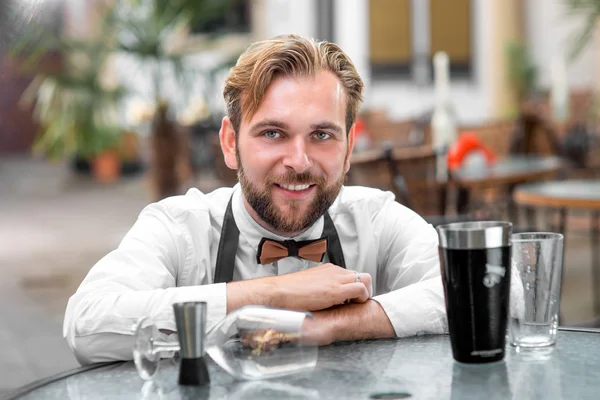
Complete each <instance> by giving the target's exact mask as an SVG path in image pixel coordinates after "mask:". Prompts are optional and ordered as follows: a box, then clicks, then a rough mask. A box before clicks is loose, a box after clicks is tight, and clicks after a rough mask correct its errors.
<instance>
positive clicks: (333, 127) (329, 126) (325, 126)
mask: <svg viewBox="0 0 600 400" xmlns="http://www.w3.org/2000/svg"><path fill="white" fill-rule="evenodd" d="M310 129H312V130H314V131H318V130H330V131H333V132H334V133H336V134H338V135H341V134H342V133H343V129H342V127H341V126H339V125H338V124H334V123H333V122H329V121H327V122H321V123H318V124H313V125H311V126H310Z"/></svg>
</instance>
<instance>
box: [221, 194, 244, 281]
mask: <svg viewBox="0 0 600 400" xmlns="http://www.w3.org/2000/svg"><path fill="white" fill-rule="evenodd" d="M232 200H233V196H232V197H231V198H230V199H229V204H227V209H226V210H225V217H224V218H223V227H222V228H221V239H220V240H219V252H218V253H217V266H216V268H215V283H223V282H225V283H227V282H231V281H232V280H233V268H234V267H235V255H236V253H237V248H238V242H239V240H240V230H239V229H238V227H237V225H236V224H235V219H234V218H233V211H232V207H231V203H232Z"/></svg>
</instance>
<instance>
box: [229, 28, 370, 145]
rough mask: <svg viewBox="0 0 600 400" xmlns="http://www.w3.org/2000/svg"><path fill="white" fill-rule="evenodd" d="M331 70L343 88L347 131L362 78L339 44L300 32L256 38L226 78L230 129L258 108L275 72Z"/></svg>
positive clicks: (311, 73) (359, 97) (294, 73)
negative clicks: (259, 39) (322, 40)
mask: <svg viewBox="0 0 600 400" xmlns="http://www.w3.org/2000/svg"><path fill="white" fill-rule="evenodd" d="M320 71H330V72H332V73H333V74H335V75H336V76H337V77H338V79H339V80H340V82H341V84H342V86H343V87H344V90H345V92H346V97H347V104H346V131H347V132H348V131H349V130H350V127H351V126H352V124H354V121H355V120H356V114H357V112H358V108H359V106H360V103H361V102H362V89H363V82H362V80H361V79H360V76H359V75H358V72H357V71H356V68H355V67H354V64H352V61H351V60H350V58H349V57H348V56H347V55H346V54H345V53H344V52H343V51H342V49H340V47H339V46H337V45H336V44H333V43H329V42H317V41H316V40H314V39H312V38H307V37H304V36H300V35H281V36H277V37H275V38H273V39H269V40H264V41H261V42H256V43H253V44H252V45H250V47H249V48H248V49H247V50H246V51H245V52H244V53H243V54H242V55H241V56H240V58H239V59H238V61H237V64H236V65H235V66H234V67H233V68H232V69H231V71H230V73H229V75H228V76H227V79H226V80H225V88H224V90H223V97H224V98H225V103H226V105H227V115H228V116H229V119H230V120H231V122H232V125H233V129H234V130H235V132H236V136H237V134H239V128H240V125H241V123H242V119H244V118H246V119H250V118H252V116H253V115H254V113H256V111H257V110H258V107H259V106H260V103H261V101H262V99H263V97H264V95H265V92H266V91H267V88H268V87H269V85H270V84H271V82H273V80H274V79H275V78H276V77H278V76H282V75H283V76H292V77H297V76H314V75H316V74H317V73H318V72H320Z"/></svg>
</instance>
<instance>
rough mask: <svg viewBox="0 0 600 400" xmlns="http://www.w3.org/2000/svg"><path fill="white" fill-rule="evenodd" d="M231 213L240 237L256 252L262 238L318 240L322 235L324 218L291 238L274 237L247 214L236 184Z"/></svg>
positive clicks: (240, 191)
mask: <svg viewBox="0 0 600 400" xmlns="http://www.w3.org/2000/svg"><path fill="white" fill-rule="evenodd" d="M231 207H232V211H233V217H234V218H235V223H236V225H237V227H238V229H239V231H240V235H241V236H243V237H244V239H246V241H247V242H248V243H249V244H250V246H252V248H254V249H255V250H258V244H259V242H260V240H261V239H262V238H263V237H266V238H269V239H275V240H288V239H294V240H312V239H318V238H320V237H321V235H322V233H323V224H324V218H323V217H322V216H321V218H319V219H318V220H317V222H315V223H314V224H313V225H312V226H310V227H309V228H308V229H306V230H305V231H304V232H302V233H300V234H299V235H297V236H294V237H292V238H288V237H284V236H279V235H276V234H274V233H272V232H270V231H269V230H267V229H265V228H263V227H262V226H260V225H259V224H258V223H257V222H256V221H255V220H254V219H253V218H252V216H251V215H250V214H249V213H248V210H246V207H245V206H244V200H243V194H242V188H241V186H240V184H239V183H238V184H236V185H235V187H234V188H233V200H232V204H231Z"/></svg>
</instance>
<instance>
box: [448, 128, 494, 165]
mask: <svg viewBox="0 0 600 400" xmlns="http://www.w3.org/2000/svg"><path fill="white" fill-rule="evenodd" d="M472 151H481V152H482V153H483V155H484V156H485V158H486V160H487V162H488V164H491V163H493V162H494V161H495V159H496V156H495V155H494V153H492V151H491V150H490V149H489V148H488V147H486V146H485V145H484V144H483V143H482V142H481V139H480V138H479V137H478V136H477V135H476V134H474V133H473V132H464V133H461V134H460V136H459V138H458V140H457V141H456V143H454V144H453V145H452V146H451V147H450V149H449V150H448V168H449V169H451V170H452V169H456V168H459V167H460V165H461V164H462V162H463V160H464V159H465V157H466V156H467V155H468V154H469V153H471V152H472Z"/></svg>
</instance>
